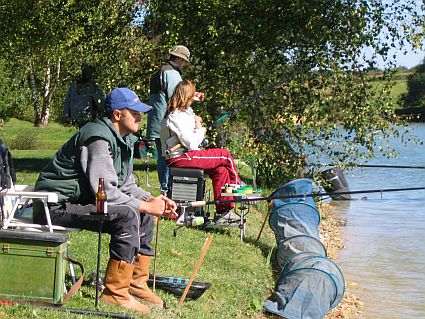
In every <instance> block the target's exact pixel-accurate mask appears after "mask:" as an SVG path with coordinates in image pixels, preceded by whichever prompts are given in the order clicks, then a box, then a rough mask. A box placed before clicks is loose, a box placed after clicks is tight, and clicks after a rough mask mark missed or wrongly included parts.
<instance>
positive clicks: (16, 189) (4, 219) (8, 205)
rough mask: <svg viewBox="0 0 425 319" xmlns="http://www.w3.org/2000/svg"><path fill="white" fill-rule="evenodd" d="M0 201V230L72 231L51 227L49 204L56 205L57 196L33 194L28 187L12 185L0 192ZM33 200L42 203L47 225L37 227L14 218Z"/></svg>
mask: <svg viewBox="0 0 425 319" xmlns="http://www.w3.org/2000/svg"><path fill="white" fill-rule="evenodd" d="M0 199H1V202H0V204H1V212H2V216H1V228H2V229H8V228H16V227H21V228H33V229H46V228H47V229H48V230H49V232H51V233H53V231H54V230H72V229H68V228H65V227H62V226H55V225H52V222H51V219H50V213H49V207H48V204H49V203H57V201H58V195H57V194H56V193H53V192H35V191H33V189H32V187H31V186H28V185H12V187H11V188H5V189H2V190H1V191H0ZM34 199H37V200H39V201H41V202H42V203H43V206H44V213H45V216H46V220H47V225H39V224H33V223H27V222H26V221H22V220H19V219H17V218H15V215H16V214H17V213H18V212H19V211H21V210H25V209H28V208H29V207H30V204H31V203H32V201H33V200H34Z"/></svg>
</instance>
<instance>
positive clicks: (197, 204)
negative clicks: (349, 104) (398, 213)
mask: <svg viewBox="0 0 425 319" xmlns="http://www.w3.org/2000/svg"><path fill="white" fill-rule="evenodd" d="M417 190H425V187H407V188H383V189H366V190H359V191H346V192H319V193H310V194H303V195H298V194H295V195H279V196H276V195H273V194H272V195H270V196H267V197H250V198H240V197H238V198H234V199H226V200H210V201H193V202H180V203H176V204H177V206H178V207H184V208H186V207H201V206H207V205H217V204H227V203H244V202H258V201H271V200H273V199H291V198H306V197H321V196H331V195H333V196H335V195H349V194H350V195H352V194H368V193H387V192H402V191H417Z"/></svg>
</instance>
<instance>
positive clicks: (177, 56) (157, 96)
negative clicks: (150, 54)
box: [146, 45, 203, 194]
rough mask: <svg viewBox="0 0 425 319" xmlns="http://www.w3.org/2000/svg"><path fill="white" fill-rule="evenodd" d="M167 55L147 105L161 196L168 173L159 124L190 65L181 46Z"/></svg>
mask: <svg viewBox="0 0 425 319" xmlns="http://www.w3.org/2000/svg"><path fill="white" fill-rule="evenodd" d="M169 53H170V56H169V60H168V62H167V63H166V64H164V65H163V66H162V67H161V68H160V69H159V70H158V71H157V72H155V73H154V74H153V75H152V76H151V79H150V97H149V102H150V103H149V104H150V105H152V107H153V109H152V111H150V112H149V113H148V121H147V132H146V138H147V139H148V140H150V141H155V145H156V149H157V152H158V162H157V172H158V179H159V183H160V188H161V193H162V194H166V193H167V191H168V176H169V171H168V166H167V163H166V161H165V158H164V157H163V156H162V154H161V148H162V147H161V139H160V132H161V122H162V120H163V119H164V115H165V112H166V110H167V102H168V100H169V99H170V98H171V96H172V95H173V92H174V88H175V87H176V85H177V84H178V83H179V82H180V81H182V74H183V69H184V67H185V66H186V65H187V64H188V63H190V52H189V50H188V48H186V47H185V46H183V45H176V46H175V47H173V48H172V49H171V50H170V51H169ZM202 96H203V93H202ZM202 99H203V97H202Z"/></svg>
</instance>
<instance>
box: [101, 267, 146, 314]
mask: <svg viewBox="0 0 425 319" xmlns="http://www.w3.org/2000/svg"><path fill="white" fill-rule="evenodd" d="M133 269H134V265H132V264H129V263H127V262H125V261H123V260H115V259H109V261H108V267H107V268H106V275H105V289H104V290H103V292H102V295H101V296H100V299H102V300H103V301H105V302H107V303H110V304H114V305H118V306H121V307H123V308H126V309H129V310H136V311H138V312H140V313H149V312H150V311H151V310H150V309H149V307H147V306H145V305H142V304H141V303H140V302H139V301H137V300H136V299H135V298H134V297H133V296H131V295H130V294H129V293H128V289H129V287H130V281H131V276H132V274H133Z"/></svg>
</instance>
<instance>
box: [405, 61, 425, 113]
mask: <svg viewBox="0 0 425 319" xmlns="http://www.w3.org/2000/svg"><path fill="white" fill-rule="evenodd" d="M404 102H405V105H406V106H425V60H424V61H423V62H422V64H420V65H418V66H417V67H416V68H415V69H414V71H413V73H412V74H411V75H409V77H408V78H407V94H406V95H405V97H404Z"/></svg>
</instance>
